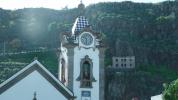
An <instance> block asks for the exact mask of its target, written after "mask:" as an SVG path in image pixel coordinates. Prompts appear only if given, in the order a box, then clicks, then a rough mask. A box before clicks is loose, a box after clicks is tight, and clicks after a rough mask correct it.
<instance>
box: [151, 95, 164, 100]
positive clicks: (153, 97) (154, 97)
mask: <svg viewBox="0 0 178 100" xmlns="http://www.w3.org/2000/svg"><path fill="white" fill-rule="evenodd" d="M151 100H163V99H162V95H161V94H160V95H156V96H152V97H151Z"/></svg>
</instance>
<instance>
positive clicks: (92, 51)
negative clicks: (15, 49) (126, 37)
mask: <svg viewBox="0 0 178 100" xmlns="http://www.w3.org/2000/svg"><path fill="white" fill-rule="evenodd" d="M84 8H85V6H84V4H82V2H81V4H79V6H78V10H79V16H78V17H77V18H76V21H75V23H74V25H73V27H72V32H71V33H70V34H67V35H66V34H63V39H62V40H61V46H60V48H59V51H58V62H59V66H58V67H59V68H58V72H59V73H58V79H57V78H56V77H54V76H53V75H52V74H51V73H50V72H49V71H48V70H47V69H46V68H45V67H44V66H43V65H42V64H41V63H40V62H39V61H37V60H35V61H33V62H32V63H31V64H29V65H28V66H26V67H25V68H24V69H22V70H21V71H19V72H18V73H16V74H15V75H13V76H12V77H11V78H9V79H8V80H6V81H5V82H3V83H2V84H1V85H0V100H104V50H105V49H104V46H103V44H102V40H101V38H102V37H101V34H100V33H97V32H94V31H93V30H92V29H91V26H90V25H89V22H88V20H87V18H86V17H85V16H84V10H85V9H84Z"/></svg>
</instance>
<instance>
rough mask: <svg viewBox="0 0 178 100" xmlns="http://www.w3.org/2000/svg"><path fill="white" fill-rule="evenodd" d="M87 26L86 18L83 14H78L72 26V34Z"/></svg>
mask: <svg viewBox="0 0 178 100" xmlns="http://www.w3.org/2000/svg"><path fill="white" fill-rule="evenodd" d="M87 26H89V23H88V20H87V18H86V17H84V16H79V17H78V18H77V19H76V21H75V23H74V25H73V27H72V34H75V33H78V32H80V31H81V30H82V29H84V28H85V27H87Z"/></svg>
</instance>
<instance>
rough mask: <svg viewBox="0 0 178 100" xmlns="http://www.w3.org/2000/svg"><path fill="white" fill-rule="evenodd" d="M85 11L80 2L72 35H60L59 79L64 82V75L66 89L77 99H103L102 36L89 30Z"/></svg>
mask: <svg viewBox="0 0 178 100" xmlns="http://www.w3.org/2000/svg"><path fill="white" fill-rule="evenodd" d="M84 10H85V5H84V4H83V3H82V2H81V3H80V4H79V5H78V13H79V16H78V17H77V18H76V20H75V22H74V25H73V27H72V31H71V33H70V34H67V35H64V36H63V41H62V42H63V46H61V47H62V48H61V53H60V57H59V79H60V80H61V81H63V79H62V78H63V75H65V76H64V77H65V80H64V81H65V82H66V86H67V87H68V88H69V89H70V90H72V91H73V93H74V96H75V97H76V100H104V46H103V44H102V35H101V34H100V33H97V32H94V31H93V30H92V29H91V26H90V24H89V22H88V20H87V18H86V17H85V16H84ZM64 48H65V49H64ZM63 59H64V60H63ZM62 66H64V69H65V70H62ZM62 73H64V74H62ZM66 73H67V75H66Z"/></svg>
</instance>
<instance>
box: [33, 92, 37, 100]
mask: <svg viewBox="0 0 178 100" xmlns="http://www.w3.org/2000/svg"><path fill="white" fill-rule="evenodd" d="M33 95H34V97H33V100H37V99H36V92H34V94H33Z"/></svg>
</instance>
